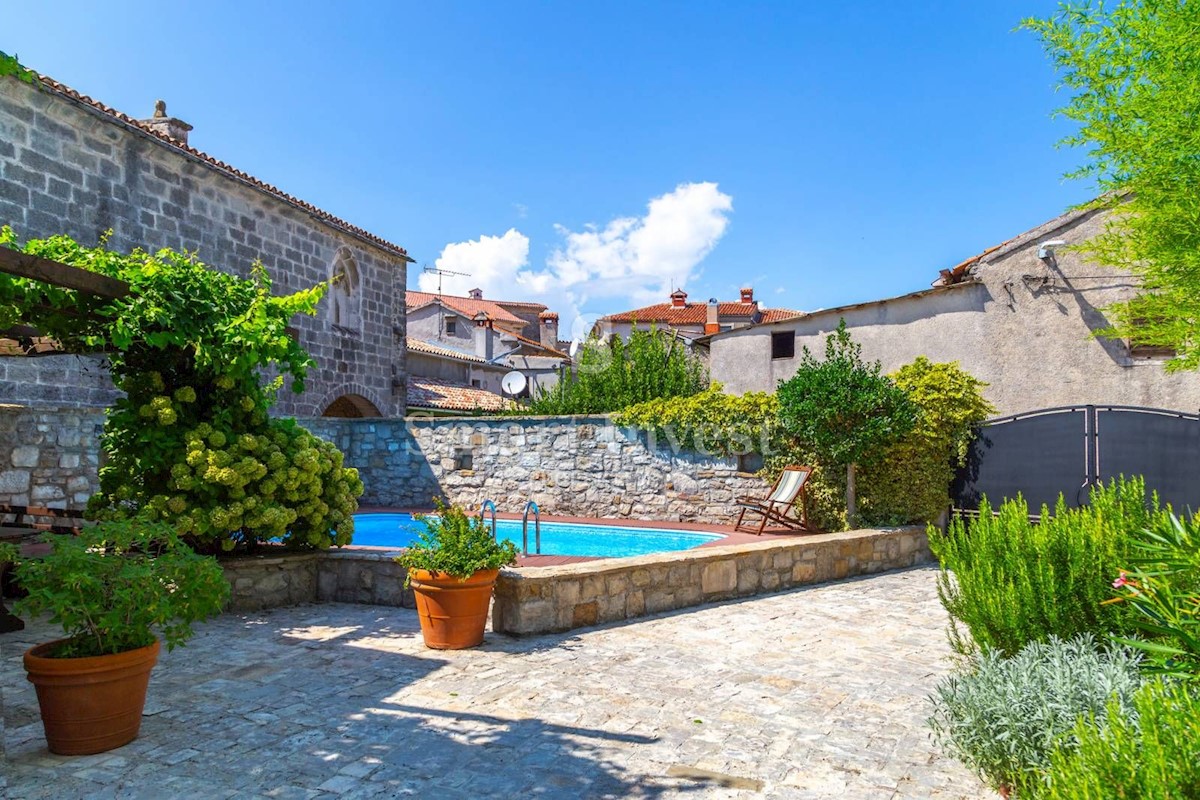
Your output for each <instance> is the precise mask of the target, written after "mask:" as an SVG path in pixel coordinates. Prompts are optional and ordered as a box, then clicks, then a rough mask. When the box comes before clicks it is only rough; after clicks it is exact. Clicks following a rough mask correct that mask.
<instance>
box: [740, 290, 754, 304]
mask: <svg viewBox="0 0 1200 800" xmlns="http://www.w3.org/2000/svg"><path fill="white" fill-rule="evenodd" d="M742 302H743V303H745V304H747V305H749V304H750V303H753V302H754V290H753V289H751V288H750V287H749V286H747V287H745V288H744V289H742Z"/></svg>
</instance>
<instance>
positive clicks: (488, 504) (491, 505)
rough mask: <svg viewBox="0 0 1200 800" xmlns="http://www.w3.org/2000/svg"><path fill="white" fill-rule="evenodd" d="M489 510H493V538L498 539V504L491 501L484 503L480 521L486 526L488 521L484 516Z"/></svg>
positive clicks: (480, 510)
mask: <svg viewBox="0 0 1200 800" xmlns="http://www.w3.org/2000/svg"><path fill="white" fill-rule="evenodd" d="M489 508H490V509H491V510H492V538H493V539H495V538H496V504H495V503H494V502H492V501H491V500H484V501H483V505H482V506H480V507H479V521H480V522H481V523H483V524H485V525H486V524H487V521H486V520H485V519H484V516H483V515H484V514H486V513H487V510H488V509H489Z"/></svg>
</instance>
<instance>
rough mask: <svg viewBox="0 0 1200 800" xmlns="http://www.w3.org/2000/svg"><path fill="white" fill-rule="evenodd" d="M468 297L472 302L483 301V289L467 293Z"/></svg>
mask: <svg viewBox="0 0 1200 800" xmlns="http://www.w3.org/2000/svg"><path fill="white" fill-rule="evenodd" d="M467 295H468V296H469V297H470V298H471V299H472V300H482V299H483V289H472V290H471V291H469V292H467Z"/></svg>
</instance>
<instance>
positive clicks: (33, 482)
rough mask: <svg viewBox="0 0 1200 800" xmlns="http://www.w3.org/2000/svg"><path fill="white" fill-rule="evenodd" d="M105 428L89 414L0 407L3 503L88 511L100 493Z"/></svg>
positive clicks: (99, 417)
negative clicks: (90, 501) (98, 479)
mask: <svg viewBox="0 0 1200 800" xmlns="http://www.w3.org/2000/svg"><path fill="white" fill-rule="evenodd" d="M0 360H3V359H0ZM103 424H104V418H103V416H102V415H101V414H99V413H97V412H95V411H92V410H88V409H73V408H43V409H31V408H21V407H13V406H0V504H5V505H17V506H28V505H33V506H56V507H59V508H82V507H83V505H84V504H85V503H87V499H88V498H89V497H91V496H92V493H93V492H95V490H96V471H97V469H98V468H99V464H100V453H99V448H98V440H99V435H100V428H101V426H102V425H103Z"/></svg>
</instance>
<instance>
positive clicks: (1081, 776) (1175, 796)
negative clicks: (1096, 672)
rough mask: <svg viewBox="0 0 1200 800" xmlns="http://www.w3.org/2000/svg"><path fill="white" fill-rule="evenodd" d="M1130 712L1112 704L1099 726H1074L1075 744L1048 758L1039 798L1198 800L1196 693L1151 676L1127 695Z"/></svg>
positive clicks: (1036, 792)
mask: <svg viewBox="0 0 1200 800" xmlns="http://www.w3.org/2000/svg"><path fill="white" fill-rule="evenodd" d="M1133 711H1134V714H1132V715H1128V714H1126V713H1125V709H1123V708H1122V707H1121V705H1120V703H1118V702H1116V701H1115V700H1114V701H1110V703H1109V706H1108V709H1107V711H1106V714H1105V719H1106V723H1107V724H1105V725H1097V724H1096V722H1095V720H1093V719H1082V720H1080V721H1079V722H1077V723H1076V725H1075V728H1074V730H1073V731H1072V732H1071V734H1070V737H1071V739H1072V741H1073V742H1074V743H1075V746H1074V747H1062V748H1058V749H1056V750H1055V751H1054V752H1053V753H1052V754H1051V756H1050V765H1049V772H1048V775H1047V781H1048V782H1047V783H1046V784H1042V785H1037V786H1034V787H1033V791H1032V792H1031V794H1030V796H1031V797H1033V798H1038V799H1039V800H1110V798H1114V797H1116V798H1128V799H1129V800H1135V799H1136V800H1196V799H1197V798H1200V695H1198V694H1197V693H1196V690H1195V687H1194V686H1192V687H1189V686H1188V685H1186V684H1181V683H1166V682H1163V681H1151V682H1150V683H1148V684H1146V685H1145V686H1144V687H1142V688H1141V689H1140V690H1139V691H1138V692H1137V694H1135V695H1134V697H1133Z"/></svg>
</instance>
